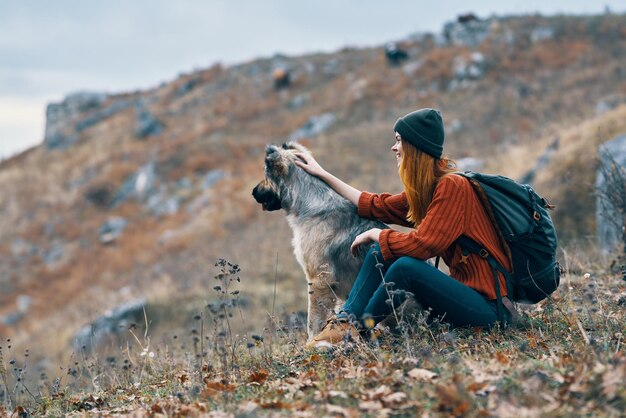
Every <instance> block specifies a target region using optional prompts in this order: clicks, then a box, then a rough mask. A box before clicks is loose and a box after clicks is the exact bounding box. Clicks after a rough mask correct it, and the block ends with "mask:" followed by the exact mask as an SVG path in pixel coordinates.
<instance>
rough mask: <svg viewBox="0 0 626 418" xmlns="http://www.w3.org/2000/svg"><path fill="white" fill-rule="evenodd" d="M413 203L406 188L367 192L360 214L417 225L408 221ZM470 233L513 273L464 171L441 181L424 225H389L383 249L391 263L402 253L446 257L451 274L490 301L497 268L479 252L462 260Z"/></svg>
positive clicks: (502, 282) (422, 257)
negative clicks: (394, 191)
mask: <svg viewBox="0 0 626 418" xmlns="http://www.w3.org/2000/svg"><path fill="white" fill-rule="evenodd" d="M408 209H409V207H408V202H407V200H406V195H405V193H404V192H402V193H400V194H397V195H391V194H389V193H383V194H372V193H369V192H363V193H361V196H360V198H359V204H358V211H359V215H360V216H361V217H364V218H373V219H378V220H380V221H382V222H386V223H392V224H396V225H402V226H409V227H414V224H412V223H410V222H408V221H407V220H406V215H407V212H408ZM461 235H466V236H468V237H470V238H472V239H473V240H474V241H476V242H477V243H479V244H481V245H482V246H483V247H484V248H485V249H486V250H487V251H489V253H490V254H492V255H493V256H494V257H495V258H496V260H498V262H500V263H501V264H502V265H503V266H504V267H505V268H506V269H507V270H508V271H511V264H510V262H509V260H508V258H507V257H506V255H505V253H504V250H503V249H502V247H501V245H500V243H499V239H498V235H497V232H496V230H495V229H494V226H493V225H492V224H491V221H490V220H489V217H488V215H487V213H486V212H485V209H484V208H483V206H482V204H481V202H480V200H479V198H478V196H477V195H476V193H475V192H474V189H473V188H472V185H471V184H470V182H469V181H468V180H467V179H465V178H463V177H461V176H458V175H454V174H447V175H445V176H444V177H443V178H442V179H441V180H440V181H439V183H438V184H437V186H436V188H435V192H434V193H433V200H432V202H431V203H430V205H429V206H428V210H427V213H426V216H425V217H424V219H423V220H422V222H421V223H420V224H419V226H418V227H417V228H416V229H414V230H412V231H410V232H409V233H403V232H399V231H394V230H392V229H385V230H383V231H382V232H381V234H380V248H381V252H382V255H383V257H384V259H385V260H386V261H393V260H395V259H397V258H399V257H402V256H409V257H413V258H417V259H420V260H427V259H429V258H431V257H435V256H440V257H441V258H442V259H443V260H444V261H445V263H446V264H447V265H448V267H449V268H450V276H452V277H453V278H455V279H456V280H458V281H459V282H461V283H463V284H465V285H467V286H469V287H471V288H472V289H474V290H476V291H478V292H480V293H482V294H483V295H485V296H486V297H487V298H488V299H491V300H493V299H495V298H496V291H495V287H494V283H493V271H492V269H491V267H490V266H489V263H488V262H487V260H485V259H483V258H481V257H480V256H479V255H477V254H470V255H469V257H468V258H467V260H464V259H463V258H462V252H461V248H460V247H459V246H457V245H456V244H455V241H456V239H457V238H458V237H459V236H461ZM499 280H500V289H501V292H502V296H506V294H507V291H506V284H505V279H504V276H502V275H501V274H500V276H499Z"/></svg>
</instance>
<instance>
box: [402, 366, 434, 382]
mask: <svg viewBox="0 0 626 418" xmlns="http://www.w3.org/2000/svg"><path fill="white" fill-rule="evenodd" d="M408 375H409V377H410V378H412V379H416V380H432V379H435V378H436V377H437V376H438V375H437V373H435V372H431V371H430V370H426V369H418V368H415V369H412V370H409V372H408Z"/></svg>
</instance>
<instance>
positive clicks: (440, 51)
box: [417, 47, 466, 88]
mask: <svg viewBox="0 0 626 418" xmlns="http://www.w3.org/2000/svg"><path fill="white" fill-rule="evenodd" d="M463 52H466V50H465V49H464V48H460V47H448V48H435V49H432V50H430V51H428V52H427V53H426V54H424V56H423V57H422V61H423V64H422V66H421V68H420V70H419V71H418V73H417V76H418V78H419V79H420V80H423V81H425V82H436V83H438V84H439V87H441V88H443V87H445V86H446V85H447V84H448V82H450V80H452V78H453V75H454V74H453V65H452V64H453V61H454V58H455V57H457V56H458V55H460V54H462V53H463Z"/></svg>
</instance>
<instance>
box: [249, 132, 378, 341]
mask: <svg viewBox="0 0 626 418" xmlns="http://www.w3.org/2000/svg"><path fill="white" fill-rule="evenodd" d="M296 152H300V153H309V151H308V150H307V149H306V148H305V147H304V146H302V145H300V144H298V143H295V142H291V143H286V144H283V146H282V147H280V148H279V147H277V146H275V145H268V146H267V147H266V149H265V153H266V156H265V179H263V180H262V181H261V182H260V183H259V184H258V185H257V186H256V187H255V188H254V190H253V191H252V195H253V196H254V198H255V199H256V201H257V202H259V203H260V204H261V205H263V209H264V210H278V209H284V210H285V212H287V221H288V222H289V225H290V226H291V229H292V230H293V241H292V243H293V248H294V254H295V256H296V259H297V260H298V263H300V266H301V267H302V270H304V274H305V275H306V280H307V284H308V289H309V291H308V296H309V303H308V319H307V332H308V335H309V339H310V338H312V337H314V336H315V335H317V334H318V333H319V332H320V331H321V329H322V328H323V326H324V324H325V323H326V320H327V319H328V318H329V317H330V316H331V315H332V314H333V311H334V309H335V308H336V307H337V306H338V305H339V304H341V303H343V301H345V299H346V298H347V296H348V293H349V292H350V289H351V288H352V285H353V283H354V280H355V279H356V276H357V274H358V272H359V268H360V267H361V264H362V263H363V259H364V257H365V251H361V254H360V255H359V256H358V257H353V256H352V255H351V254H350V245H351V244H352V242H353V241H354V239H355V238H356V236H357V235H358V234H360V233H362V232H364V231H367V230H368V229H371V228H387V226H386V225H385V224H383V223H381V222H377V221H373V220H368V219H363V218H360V217H359V216H358V215H357V208H356V206H355V205H354V204H352V203H351V202H350V201H348V200H346V199H345V198H343V197H342V196H340V195H339V194H338V193H337V192H335V191H334V190H333V189H332V188H330V186H328V185H327V184H326V183H325V182H323V181H322V180H320V179H319V178H317V177H315V176H311V175H310V174H308V173H307V172H305V171H304V170H303V169H301V168H300V167H298V166H296V165H295V163H294V161H295V160H296V158H297V157H296V156H295V153H296ZM309 154H310V153H309Z"/></svg>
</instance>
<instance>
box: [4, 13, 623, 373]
mask: <svg viewBox="0 0 626 418" xmlns="http://www.w3.org/2000/svg"><path fill="white" fill-rule="evenodd" d="M625 28H626V16H625V15H612V14H606V15H602V16H586V17H572V16H556V17H543V16H519V17H501V18H497V17H492V18H489V19H478V18H469V19H463V21H462V22H461V21H455V22H451V23H449V24H447V25H446V26H445V27H444V28H443V30H442V32H441V33H436V34H431V33H423V34H421V33H420V34H414V35H410V36H407V37H406V38H404V39H400V40H397V42H396V49H398V50H401V51H403V52H404V53H405V54H404V55H400V56H392V57H389V54H387V55H386V54H385V48H384V47H383V46H382V45H381V46H380V47H376V48H363V49H355V48H346V49H343V50H341V51H337V52H335V53H332V54H314V55H306V56H282V55H277V56H274V57H270V58H261V59H256V60H254V61H250V62H246V63H242V64H240V65H235V66H231V67H224V66H221V65H219V64H216V65H214V66H212V67H211V68H207V69H204V70H201V71H196V72H193V73H189V74H182V75H180V76H179V77H177V78H176V79H175V80H173V81H171V82H168V83H164V84H162V85H160V86H158V87H155V88H153V89H150V90H146V91H136V92H127V93H121V94H114V95H107V94H101V93H85V92H83V93H76V94H71V95H69V96H68V97H67V98H66V99H65V100H64V101H63V102H61V103H55V104H50V105H49V106H48V109H47V125H46V132H45V139H44V142H43V144H42V145H41V146H38V147H36V148H33V149H30V150H28V151H26V152H24V153H23V154H21V155H18V156H16V157H14V158H11V159H9V160H5V161H3V162H2V163H0V196H1V198H0V199H1V200H0V215H1V216H0V256H1V257H2V259H3V260H4V262H3V263H2V264H1V265H0V288H1V289H2V292H1V293H0V336H1V337H2V338H5V339H6V338H9V337H10V338H12V340H13V342H14V345H15V347H19V348H22V349H23V348H29V349H30V352H31V353H32V356H33V358H36V359H38V360H40V361H42V363H41V364H46V363H43V361H44V360H43V359H46V358H47V359H56V358H59V357H64V356H67V354H68V353H69V352H71V350H72V349H71V347H72V346H73V345H74V344H76V341H77V337H80V336H81V335H83V336H85V335H86V337H85V339H83V340H81V339H80V338H79V339H78V341H79V343H78V346H84V345H88V344H104V345H105V342H111V341H115V338H116V337H115V334H116V332H117V328H116V327H118V325H119V324H118V322H116V321H115V318H116V317H117V316H118V315H119V316H124V315H126V316H127V317H129V318H131V319H129V320H130V321H134V322H140V323H141V322H143V321H144V319H143V317H144V315H146V316H147V317H148V318H149V321H151V322H152V327H153V328H154V330H155V332H157V331H159V330H160V332H169V330H171V329H172V327H173V326H174V325H173V324H178V326H181V321H182V323H184V322H185V321H188V320H191V319H190V318H191V316H192V315H193V312H194V311H196V310H198V309H200V308H201V307H202V306H204V304H206V300H207V298H209V296H208V293H207V289H208V288H209V286H211V282H210V279H211V278H212V275H213V273H214V264H215V262H216V260H218V259H220V258H221V259H226V260H228V261H231V262H233V263H237V264H238V265H239V266H240V267H241V270H242V272H241V274H242V275H244V276H246V277H247V283H252V282H253V283H254V292H253V293H252V292H250V293H248V294H243V293H242V305H243V306H245V307H246V309H248V310H250V311H251V312H256V313H258V315H256V316H254V317H255V318H258V320H257V322H255V323H248V324H246V325H245V326H244V328H245V327H248V328H251V327H262V326H263V325H264V323H265V321H266V313H267V312H270V311H273V309H274V308H273V307H274V306H275V308H276V310H277V312H280V313H281V314H282V315H285V316H288V315H290V314H291V313H292V312H296V313H297V312H298V311H302V310H303V309H304V306H305V286H304V281H303V278H302V277H301V276H302V274H301V272H300V270H299V267H298V266H297V264H296V262H295V259H294V257H293V255H292V253H291V248H290V237H291V232H290V230H289V228H288V226H287V225H286V222H285V220H284V215H283V213H280V212H273V213H267V212H262V211H261V208H260V207H259V206H257V204H256V203H255V202H254V200H253V199H252V198H251V195H250V192H251V190H252V188H253V187H254V185H255V184H256V183H257V182H258V181H259V180H260V179H261V178H262V176H263V149H264V146H265V144H267V143H272V142H273V143H281V142H284V141H285V140H287V139H294V140H300V141H301V142H303V143H305V144H306V145H307V146H308V147H310V149H311V150H312V151H313V152H314V153H315V155H316V156H317V157H318V159H319V161H320V162H321V163H322V164H323V165H325V166H326V167H327V168H328V169H329V170H330V171H332V172H334V173H336V174H337V175H338V176H339V177H341V178H343V179H346V180H347V181H349V182H350V183H352V184H354V185H355V186H356V187H359V188H362V189H367V190H372V191H383V190H387V191H398V190H400V187H401V185H400V182H399V180H398V178H397V173H396V168H395V162H394V159H393V156H392V155H391V153H389V152H387V151H388V148H389V147H390V146H391V144H392V142H393V135H392V132H391V127H392V126H393V122H394V121H395V119H396V118H397V117H398V116H401V115H404V114H406V113H408V112H409V111H411V110H414V109H416V108H419V107H425V106H429V107H437V108H440V109H441V110H442V113H443V116H444V119H445V121H446V130H447V139H446V152H447V153H448V154H450V155H451V156H452V157H454V158H456V159H457V160H459V162H460V163H461V165H462V166H463V167H470V166H472V167H475V168H478V169H480V170H483V171H489V172H499V173H502V174H504V175H508V176H511V177H514V178H517V179H524V180H526V181H529V182H531V183H532V184H534V185H535V187H536V189H537V190H538V191H539V192H540V193H541V194H544V195H546V196H548V197H550V198H551V200H552V201H553V203H555V204H556V205H557V210H556V212H555V216H554V217H555V221H556V223H557V226H558V231H559V235H560V238H561V240H562V244H563V245H564V247H566V246H581V245H588V244H589V243H590V242H591V243H592V244H595V238H593V237H594V236H595V235H596V230H597V218H596V206H597V205H596V195H595V194H594V193H595V189H594V185H595V182H596V173H597V170H598V167H599V165H600V162H599V159H598V155H599V154H598V148H599V146H600V145H601V144H603V143H605V142H607V141H609V140H613V139H614V138H617V137H619V136H620V135H624V134H626V66H625V64H626V62H625V61H624V57H626V42H625V40H626V29H625ZM622 164H623V162H622ZM275 293H276V295H277V296H276V299H274V294H275ZM143 306H145V309H146V311H145V314H144V311H143V309H142V307H143ZM110 309H113V310H112V311H108V310H110ZM107 315H108V316H107ZM107 318H109V319H111V321H109V322H107ZM181 318H182V319H181ZM127 319H128V318H127ZM98 321H100V322H98ZM112 324H113V325H112ZM85 326H86V327H87V328H84V327H85ZM81 329H82V330H83V331H81ZM99 329H103V330H104V331H102V333H101V334H102V335H103V337H102V340H101V339H100V337H99V336H100V335H101V334H99V333H98V332H100V331H98V332H96V331H97V330H99ZM81 332H82V334H81ZM111 335H113V336H111ZM80 341H83V342H80Z"/></svg>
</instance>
